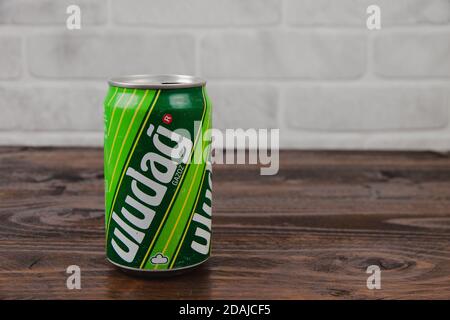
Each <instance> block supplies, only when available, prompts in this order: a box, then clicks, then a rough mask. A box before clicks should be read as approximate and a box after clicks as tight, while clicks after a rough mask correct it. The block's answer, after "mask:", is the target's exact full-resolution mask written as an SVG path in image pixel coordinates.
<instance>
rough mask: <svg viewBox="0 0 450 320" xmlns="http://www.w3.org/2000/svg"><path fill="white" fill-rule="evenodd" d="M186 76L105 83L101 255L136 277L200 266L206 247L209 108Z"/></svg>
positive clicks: (200, 85)
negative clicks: (103, 244) (103, 242)
mask: <svg viewBox="0 0 450 320" xmlns="http://www.w3.org/2000/svg"><path fill="white" fill-rule="evenodd" d="M205 84H206V82H205V81H204V80H202V79H200V78H197V77H192V76H184V75H133V76H124V77H117V78H113V79H110V80H109V91H108V94H107V96H106V98H105V102H104V116H105V122H104V123H105V137H104V161H105V167H104V170H105V230H106V256H107V258H108V260H109V261H110V262H111V263H113V264H114V265H116V266H118V267H119V268H121V269H123V270H126V271H131V272H133V273H138V274H141V275H163V274H164V275H167V274H174V273H177V271H181V270H186V269H189V268H192V267H195V266H198V265H200V264H201V263H203V262H205V261H206V260H207V259H208V257H209V255H210V251H211V248H210V244H211V207H212V193H211V192H212V189H211V188H212V185H211V130H210V128H211V121H212V118H211V109H212V106H211V102H210V100H209V98H208V96H207V94H206V90H205Z"/></svg>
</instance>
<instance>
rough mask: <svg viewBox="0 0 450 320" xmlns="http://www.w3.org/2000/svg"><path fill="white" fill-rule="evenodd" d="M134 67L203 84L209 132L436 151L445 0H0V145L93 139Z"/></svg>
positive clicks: (445, 113) (444, 115) (441, 113)
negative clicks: (114, 85) (266, 132)
mask: <svg viewBox="0 0 450 320" xmlns="http://www.w3.org/2000/svg"><path fill="white" fill-rule="evenodd" d="M71 4H76V5H79V6H80V8H81V30H67V29H66V19H67V17H68V15H67V13H66V8H67V6H68V5H71ZM372 4H377V5H379V6H380V8H381V26H382V28H381V30H376V31H369V30H367V28H366V20H367V17H368V15H367V13H366V9H367V7H368V6H369V5H372ZM136 73H139V74H143V73H150V74H158V73H166V74H167V73H176V74H196V75H199V76H202V77H204V78H206V79H207V80H208V86H207V90H208V92H209V95H210V96H211V99H212V102H213V105H214V113H213V120H214V126H215V127H216V128H219V129H226V128H244V129H248V128H279V129H280V139H281V140H280V144H281V147H286V148H308V149H309V148H312V149H395V150H397V149H413V150H424V149H425V150H438V151H450V124H449V121H450V115H449V109H450V104H449V103H450V102H449V100H450V98H449V92H450V0H395V1H393V0H377V1H371V0H184V1H177V0H152V1H146V0H127V1H125V0H98V1H90V0H74V1H71V0H0V114H1V117H0V145H4V144H14V145H17V144H19V145H20V144H25V145H101V144H102V130H103V124H102V122H103V116H102V101H103V97H104V95H105V94H106V89H107V85H106V80H107V78H109V77H111V76H117V75H122V74H136Z"/></svg>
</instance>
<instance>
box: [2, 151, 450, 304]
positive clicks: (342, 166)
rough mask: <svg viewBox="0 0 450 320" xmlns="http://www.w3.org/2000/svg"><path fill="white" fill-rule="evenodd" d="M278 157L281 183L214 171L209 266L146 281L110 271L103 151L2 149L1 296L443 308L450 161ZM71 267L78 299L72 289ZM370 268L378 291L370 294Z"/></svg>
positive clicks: (448, 267)
mask: <svg viewBox="0 0 450 320" xmlns="http://www.w3.org/2000/svg"><path fill="white" fill-rule="evenodd" d="M280 158H281V169H280V172H279V174H278V175H276V176H260V175H259V170H258V167H257V166H242V165H241V166H215V167H214V178H213V184H214V230H213V231H214V232H213V255H212V258H211V259H210V260H209V262H208V263H207V264H205V265H204V266H203V267H201V268H199V269H197V270H196V271H193V272H191V273H188V274H185V275H181V276H177V277H174V278H168V279H158V280H154V279H153V280H148V279H139V278H133V277H130V276H128V275H125V274H123V273H122V272H120V271H118V270H116V269H115V268H114V267H113V266H111V265H110V264H108V263H107V262H106V260H105V255H104V249H103V246H104V243H103V236H104V230H103V209H104V204H103V201H104V198H103V171H102V170H103V169H102V168H103V164H102V159H103V153H102V150H99V149H76V148H70V149H64V148H57V149H54V148H35V149H33V148H0V298H2V299H15V298H20V299H28V298H37V299H52V298H56V299H81V298H84V299H98V298H100V299H110V298H113V299H159V298H165V299H184V298H189V299H209V298H212V299H224V298H230V299H240V298H245V299H248V298H256V299H258V298H264V299H359V298H361V299H423V298H424V299H429V298H437V299H449V298H450V157H448V156H446V155H440V154H433V153H382V152H370V153H369V152H297V151H284V152H282V153H281V155H280ZM72 264H76V265H79V266H80V267H81V271H82V289H81V290H68V289H67V288H66V278H67V276H68V275H67V274H66V273H65V270H66V268H67V266H69V265H72ZM373 264H376V265H379V266H380V268H381V269H382V289H381V290H368V289H367V287H366V280H367V277H368V274H366V273H365V271H366V268H367V266H369V265H373Z"/></svg>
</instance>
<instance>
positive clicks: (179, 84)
mask: <svg viewBox="0 0 450 320" xmlns="http://www.w3.org/2000/svg"><path fill="white" fill-rule="evenodd" d="M108 83H109V84H110V85H111V86H114V87H122V88H134V89H179V88H194V87H202V86H204V85H205V84H206V81H205V80H203V79H201V78H198V77H194V76H187V75H178V74H159V75H152V74H139V75H127V76H121V77H114V78H111V79H109V80H108Z"/></svg>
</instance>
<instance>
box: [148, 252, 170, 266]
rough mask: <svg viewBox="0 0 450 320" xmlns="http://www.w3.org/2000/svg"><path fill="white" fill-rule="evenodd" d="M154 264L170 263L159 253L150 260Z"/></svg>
mask: <svg viewBox="0 0 450 320" xmlns="http://www.w3.org/2000/svg"><path fill="white" fill-rule="evenodd" d="M150 262H151V263H152V264H166V263H167V262H169V258H167V257H165V256H163V255H162V254H161V253H157V254H156V255H155V256H154V257H152V258H151V259H150Z"/></svg>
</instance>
